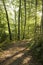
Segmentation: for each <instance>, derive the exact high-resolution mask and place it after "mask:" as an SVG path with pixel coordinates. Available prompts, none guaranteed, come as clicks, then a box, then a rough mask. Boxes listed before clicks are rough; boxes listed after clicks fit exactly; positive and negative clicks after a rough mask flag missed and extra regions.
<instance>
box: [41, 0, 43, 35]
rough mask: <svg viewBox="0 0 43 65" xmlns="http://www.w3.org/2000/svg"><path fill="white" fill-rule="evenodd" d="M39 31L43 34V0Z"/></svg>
mask: <svg viewBox="0 0 43 65" xmlns="http://www.w3.org/2000/svg"><path fill="white" fill-rule="evenodd" d="M41 33H42V35H43V0H42V17H41Z"/></svg>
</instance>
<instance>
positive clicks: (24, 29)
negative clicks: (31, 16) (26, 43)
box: [23, 0, 26, 39]
mask: <svg viewBox="0 0 43 65" xmlns="http://www.w3.org/2000/svg"><path fill="white" fill-rule="evenodd" d="M24 8H25V21H24V33H23V39H24V38H25V28H26V0H24Z"/></svg>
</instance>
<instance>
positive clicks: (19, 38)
mask: <svg viewBox="0 0 43 65" xmlns="http://www.w3.org/2000/svg"><path fill="white" fill-rule="evenodd" d="M20 11H21V0H19V15H18V40H20Z"/></svg>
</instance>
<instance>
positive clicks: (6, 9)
mask: <svg viewBox="0 0 43 65" xmlns="http://www.w3.org/2000/svg"><path fill="white" fill-rule="evenodd" d="M2 2H3V6H4V9H5V12H6V19H7V24H8V31H9V37H10V40H12V37H11V30H10V23H9V17H8V13H7V9H6V5H5V2H4V0H2Z"/></svg>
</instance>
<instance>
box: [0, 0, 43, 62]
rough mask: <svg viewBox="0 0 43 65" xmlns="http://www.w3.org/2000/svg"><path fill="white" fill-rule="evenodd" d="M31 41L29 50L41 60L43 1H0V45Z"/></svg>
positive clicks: (42, 49)
mask: <svg viewBox="0 0 43 65" xmlns="http://www.w3.org/2000/svg"><path fill="white" fill-rule="evenodd" d="M30 38H31V39H32V43H31V49H33V50H34V51H33V52H34V54H35V55H36V56H37V57H38V59H39V61H41V62H42V60H43V0H0V43H1V42H3V41H5V40H7V39H9V40H23V39H30Z"/></svg>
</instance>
